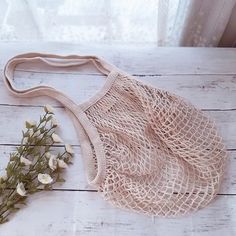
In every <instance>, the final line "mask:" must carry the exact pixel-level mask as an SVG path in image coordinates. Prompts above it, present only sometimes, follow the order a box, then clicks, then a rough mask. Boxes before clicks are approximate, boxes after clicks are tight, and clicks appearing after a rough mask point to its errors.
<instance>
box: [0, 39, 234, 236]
mask: <svg viewBox="0 0 236 236" xmlns="http://www.w3.org/2000/svg"><path fill="white" fill-rule="evenodd" d="M29 51H37V52H47V53H49V52H51V53H58V54H65V55H67V54H84V55H88V54H93V55H98V56H102V57H104V58H105V59H107V60H108V61H110V62H111V63H114V64H115V65H116V66H117V67H119V68H121V69H123V70H126V71H127V72H129V73H130V74H132V75H135V76H137V79H140V80H142V81H144V82H147V83H150V84H151V85H153V86H155V87H158V88H161V89H166V90H169V91H171V92H174V93H176V94H178V95H180V96H182V97H184V98H186V99H188V100H189V101H190V102H192V103H193V104H194V105H196V106H197V107H199V108H200V109H202V110H203V112H204V113H206V114H207V115H210V116H211V117H212V118H213V119H214V120H215V121H216V124H217V125H218V127H219V131H220V133H221V134H222V136H223V138H224V141H225V143H226V146H227V149H228V152H229V163H228V168H227V171H226V174H225V177H224V181H223V184H222V188H221V190H220V193H219V195H218V196H217V198H216V200H215V201H214V202H213V203H212V204H210V205H209V207H207V208H205V209H202V210H200V211H199V212H197V213H194V214H192V215H189V216H186V217H184V218H178V219H159V218H155V219H152V218H149V217H146V216H142V215H138V214H135V213H131V212H128V211H125V210H120V209H116V208H114V207H112V206H110V205H109V204H108V203H106V202H105V201H104V200H103V199H102V198H101V197H100V195H99V194H98V193H97V192H94V189H93V188H91V187H90V186H88V184H87V181H86V176H85V173H84V170H83V163H82V158H81V150H80V144H79V143H78V140H77V137H76V132H75V130H74V128H73V124H72V122H71V120H70V119H69V117H68V116H67V114H66V113H65V111H64V109H63V107H62V106H61V104H59V103H58V102H56V101H55V100H53V99H49V98H46V97H38V98H33V99H19V98H14V97H12V96H10V95H9V94H8V92H7V91H6V89H5V87H4V84H3V81H2V79H0V157H1V158H0V175H1V173H3V172H4V167H5V165H6V163H7V160H8V154H9V152H11V151H13V150H14V149H15V146H16V145H17V144H18V143H19V140H20V136H21V132H20V131H21V129H22V127H23V125H24V124H23V123H24V121H25V119H27V118H30V119H37V118H38V116H39V114H40V113H41V111H42V107H43V105H45V104H47V103H49V104H51V105H53V106H54V107H55V111H56V116H57V119H58V120H59V122H60V123H61V127H62V128H61V130H60V131H58V132H59V134H60V135H61V136H62V137H63V139H64V141H65V142H68V143H72V144H73V145H74V149H75V152H76V154H75V157H74V165H73V166H71V167H70V169H69V170H68V171H66V172H65V178H66V182H65V183H63V184H58V185H56V186H55V187H54V190H53V191H51V192H43V193H38V194H35V195H34V196H32V197H30V198H29V204H28V206H27V207H25V208H24V209H23V210H22V211H20V212H18V213H17V214H16V215H14V217H12V219H11V221H10V222H9V223H7V224H5V225H3V226H1V227H0V235H1V236H5V235H6V236H25V235H32V236H41V235H45V236H56V235H57V236H61V235H63V236H64V235H65V236H67V235H68V236H69V235H72V236H77V235H104V236H106V235H109V236H110V235H122V236H123V235H157V236H159V235H161V236H162V235H167V236H172V235H176V236H180V235H181V236H182V235H183V236H190V235H191V236H198V235H200V236H213V235H214V236H221V235H223V234H225V235H226V236H233V235H236V204H235V201H236V172H235V169H236V66H235V65H236V50H235V49H223V48H220V49H212V48H209V49H207V48H137V47H136V48H135V47H133V48H132V47H129V48H126V47H121V46H119V45H117V46H115V47H114V46H113V47H106V48H105V47H100V46H99V45H93V46H89V47H88V46H85V45H73V44H61V43H43V44H34V43H30V44H28V43H23V44H16V43H1V44H0V55H1V56H0V74H1V77H2V71H3V66H4V64H5V63H6V61H7V60H8V59H9V58H10V57H11V56H14V55H15V54H17V53H24V52H29ZM104 80H105V78H104V77H103V76H101V75H100V74H99V73H98V71H96V70H95V69H94V68H92V67H91V66H90V65H86V66H82V67H79V68H78V69H77V70H75V71H65V70H58V71H55V70H52V69H50V68H45V69H44V70H43V71H38V70H37V68H32V67H31V68H29V65H25V64H22V65H20V66H19V67H18V68H17V71H16V73H15V83H16V84H17V86H18V87H19V88H26V87H30V86H34V85H38V84H42V83H47V84H49V85H53V86H55V87H56V88H58V89H60V90H61V91H63V92H65V93H68V94H70V97H71V98H73V99H74V100H75V101H76V102H77V103H80V102H83V101H84V100H87V99H88V98H89V97H91V96H92V95H93V94H94V93H95V92H96V91H98V90H99V89H100V88H101V87H102V85H103V82H104ZM59 148H62V147H59V146H58V147H55V149H59Z"/></svg>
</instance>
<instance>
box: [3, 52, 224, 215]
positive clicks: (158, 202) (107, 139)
mask: <svg viewBox="0 0 236 236" xmlns="http://www.w3.org/2000/svg"><path fill="white" fill-rule="evenodd" d="M28 62H30V63H34V64H35V65H36V66H38V68H43V66H45V65H47V66H51V67H55V68H58V67H65V68H68V69H69V70H73V68H75V66H80V65H82V64H84V63H88V62H92V63H93V64H94V65H95V66H96V67H97V69H98V70H100V71H101V72H102V73H103V74H105V75H107V77H106V81H105V84H104V85H103V87H102V89H101V90H100V91H98V92H97V93H96V94H95V95H94V96H93V97H91V98H90V99H89V100H87V101H86V102H84V103H81V104H76V103H75V102H74V101H73V100H72V99H70V98H69V97H68V96H67V95H65V94H64V93H62V92H61V91H58V90H56V89H55V88H53V87H49V86H47V85H40V86H37V87H33V88H30V89H26V90H18V89H17V88H16V87H15V86H14V83H13V76H14V70H15V67H16V66H17V65H18V64H20V63H28ZM140 66H141V65H140ZM4 73H5V78H4V81H5V84H6V87H7V88H8V90H9V91H10V92H11V93H12V94H13V95H14V96H17V97H35V96H50V97H52V98H53V99H56V100H58V101H59V102H61V103H62V104H63V105H64V106H65V108H66V111H67V112H68V114H69V115H70V116H71V118H72V120H73V122H74V125H75V129H76V131H77V133H78V138H79V142H80V144H81V150H82V158H83V161H84V165H85V169H86V173H87V178H88V182H89V184H91V185H93V186H95V187H96V188H97V189H98V190H99V192H100V193H101V194H102V196H103V197H104V199H105V200H107V201H109V202H110V203H111V204H113V205H115V206H117V207H120V208H125V209H130V210H133V211H135V212H140V213H144V214H148V215H154V216H163V217H170V216H178V215H185V214H187V213H189V212H193V211H196V210H198V209H200V208H203V207H205V206H206V205H208V204H209V203H210V202H211V201H212V200H213V198H214V197H215V196H216V194H217V192H218V190H219V187H220V183H221V181H222V176H223V173H224V170H225V163H226V158H227V152H226V149H225V146H224V144H223V142H222V138H221V136H220V135H219V134H218V131H217V129H216V126H215V124H214V121H212V119H210V118H209V117H208V116H207V115H206V114H205V113H203V112H202V111H201V110H199V109H197V108H196V107H195V106H193V105H192V104H191V103H189V102H188V101H186V100H185V99H184V98H181V97H179V96H177V95H175V94H173V93H170V92H168V91H164V90H161V89H159V88H157V87H153V86H151V85H150V84H147V83H144V82H142V81H140V80H138V79H137V78H135V77H133V76H131V75H129V74H128V73H126V72H124V71H121V70H120V69H118V68H116V67H115V66H114V65H112V64H110V63H107V62H106V61H104V60H103V59H101V58H98V57H96V56H76V55H72V56H58V55H50V54H38V53H28V54H24V55H18V56H16V57H14V58H12V59H10V60H9V61H8V63H7V64H6V66H5V70H4Z"/></svg>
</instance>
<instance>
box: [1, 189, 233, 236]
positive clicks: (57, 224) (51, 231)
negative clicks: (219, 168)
mask: <svg viewBox="0 0 236 236" xmlns="http://www.w3.org/2000/svg"><path fill="white" fill-rule="evenodd" d="M28 202H29V204H28V206H27V207H25V208H23V209H22V210H20V211H19V212H17V213H16V214H15V215H14V217H12V218H11V221H10V222H8V223H6V224H4V225H2V226H1V235H4V236H5V235H11V236H13V235H14V236H25V235H32V236H41V235H44V236H54V235H55V236H71V235H83V236H85V235H86V236H87V235H103V236H108V235H109V236H110V235H114V236H115V235H122V236H126V235H127V236H130V235H137V236H139V235H140V236H141V235H142V236H144V235H146V236H149V235H155V236H162V235H176V236H188V235H201V236H213V235H214V236H222V235H224V234H225V235H227V236H233V235H235V232H236V208H235V207H234V203H235V196H219V197H217V199H216V200H215V201H214V202H213V203H211V204H210V205H209V206H208V207H206V208H205V209H202V210H200V211H198V212H196V213H194V214H191V215H188V216H186V217H181V218H177V219H162V218H157V217H156V218H155V219H152V218H151V217H148V216H143V215H139V214H136V213H132V212H129V211H126V210H120V209H117V208H114V207H112V206H110V205H109V204H108V203H107V202H105V201H104V200H103V199H102V198H101V196H100V195H99V194H98V193H89V192H46V193H45V192H42V193H37V194H35V195H34V196H30V198H29V201H28Z"/></svg>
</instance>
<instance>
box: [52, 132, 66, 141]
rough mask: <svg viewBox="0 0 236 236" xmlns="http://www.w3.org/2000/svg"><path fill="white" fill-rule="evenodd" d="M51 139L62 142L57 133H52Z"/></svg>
mask: <svg viewBox="0 0 236 236" xmlns="http://www.w3.org/2000/svg"><path fill="white" fill-rule="evenodd" d="M52 140H53V141H54V142H55V143H62V142H63V141H62V139H61V137H60V136H59V135H57V134H55V133H53V134H52Z"/></svg>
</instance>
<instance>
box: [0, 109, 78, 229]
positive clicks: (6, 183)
mask: <svg viewBox="0 0 236 236" xmlns="http://www.w3.org/2000/svg"><path fill="white" fill-rule="evenodd" d="M44 111H45V113H44V115H43V116H40V120H39V122H38V123H36V122H35V121H30V120H28V121H26V122H25V126H26V129H27V130H26V131H22V134H23V137H22V140H21V145H20V146H19V147H17V148H16V152H13V153H11V154H10V161H9V162H8V164H7V167H6V175H4V176H2V177H0V224H2V223H5V222H7V221H8V216H9V215H10V214H11V213H12V212H15V211H18V210H19V209H20V208H19V207H20V205H22V204H23V205H25V204H26V199H27V197H28V196H29V195H30V194H33V193H35V192H38V191H42V190H51V189H52V185H53V184H54V183H56V182H64V181H65V180H64V179H63V178H62V177H61V174H62V172H63V170H64V169H65V168H67V167H68V165H69V164H72V161H71V158H72V156H73V153H74V151H73V149H72V147H71V145H69V144H66V145H65V146H64V152H63V153H57V154H56V155H55V154H53V152H52V150H51V148H52V146H53V145H54V144H55V143H62V142H63V141H62V139H61V138H60V136H59V135H58V134H56V133H55V129H56V127H58V122H57V120H56V119H55V118H54V112H53V108H52V107H51V106H50V105H46V106H45V107H44Z"/></svg>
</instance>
